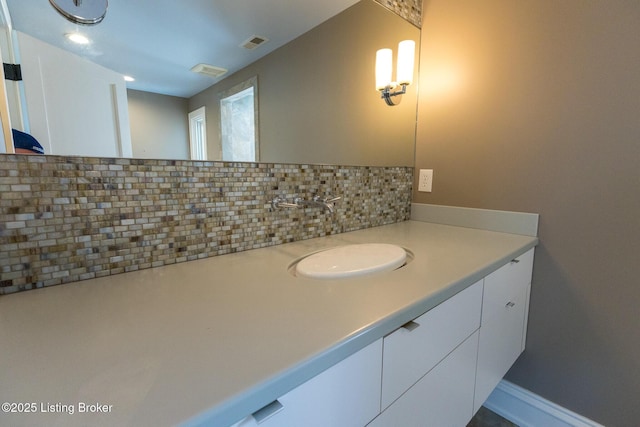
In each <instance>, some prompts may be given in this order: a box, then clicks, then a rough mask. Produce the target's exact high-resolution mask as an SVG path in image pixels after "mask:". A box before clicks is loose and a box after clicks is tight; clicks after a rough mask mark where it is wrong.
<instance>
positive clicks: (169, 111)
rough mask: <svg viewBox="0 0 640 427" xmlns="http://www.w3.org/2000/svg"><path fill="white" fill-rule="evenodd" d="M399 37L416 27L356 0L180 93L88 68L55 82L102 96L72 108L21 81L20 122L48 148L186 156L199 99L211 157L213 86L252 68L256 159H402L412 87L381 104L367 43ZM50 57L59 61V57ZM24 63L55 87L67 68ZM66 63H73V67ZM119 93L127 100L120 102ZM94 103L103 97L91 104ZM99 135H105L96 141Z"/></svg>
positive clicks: (216, 90)
mask: <svg viewBox="0 0 640 427" xmlns="http://www.w3.org/2000/svg"><path fill="white" fill-rule="evenodd" d="M20 38H22V39H28V38H29V36H22V35H20ZM404 39H412V40H415V41H419V40H420V30H419V29H418V28H417V27H415V26H414V25H412V24H410V23H409V22H407V21H405V20H404V19H402V18H400V17H399V16H398V15H396V14H394V13H393V12H391V11H389V10H387V9H385V8H384V7H382V6H380V5H379V4H377V3H376V2H375V1H374V0H361V1H360V2H358V3H356V4H355V5H353V6H352V7H350V8H348V9H346V10H344V11H343V12H341V13H339V14H338V15H336V16H334V17H333V18H330V19H329V20H327V21H325V22H324V23H322V24H320V25H319V26H317V27H315V28H313V29H312V30H311V31H309V32H307V33H305V34H303V35H302V36H300V37H298V38H297V39H295V40H293V41H291V42H289V43H288V44H286V45H284V46H282V47H280V48H278V49H277V50H275V51H273V52H272V53H270V54H268V55H267V56H264V57H262V58H261V59H259V60H258V61H256V62H254V63H252V64H251V65H249V66H247V67H246V68H244V69H241V70H240V71H237V72H235V73H234V74H232V75H230V76H229V77H227V78H225V79H224V80H222V81H220V82H218V83H216V84H215V85H213V86H211V87H209V88H208V89H206V90H204V91H203V92H201V93H198V94H196V95H194V96H192V97H189V98H183V97H176V96H168V95H160V94H156V93H149V92H142V91H134V90H131V89H130V90H128V91H126V92H124V94H123V90H124V89H123V87H124V85H123V84H122V82H119V81H112V80H109V79H110V77H109V78H107V77H103V76H100V77H97V75H96V74H95V73H93V74H91V75H86V76H83V75H80V76H78V75H76V76H74V77H73V79H72V80H74V81H77V82H80V83H81V84H83V85H84V86H83V88H82V89H80V90H78V89H75V90H74V89H71V88H70V87H66V88H65V89H64V91H61V94H62V95H61V99H63V100H64V99H65V95H64V93H67V94H72V93H92V91H93V92H95V93H96V94H99V95H100V96H101V97H102V99H103V102H102V104H100V103H96V102H92V103H91V105H92V107H91V108H86V107H78V106H79V105H80V104H79V103H77V102H74V108H75V109H76V110H79V111H75V112H72V109H71V108H68V107H67V106H66V105H64V102H63V101H55V102H54V103H53V104H50V105H46V102H45V101H43V100H45V99H51V98H50V97H45V96H44V94H45V92H44V91H45V90H47V91H51V90H52V89H51V88H49V89H43V88H42V87H40V88H38V89H37V90H31V92H32V93H33V92H34V91H35V92H37V91H39V92H40V95H39V98H37V99H36V101H30V100H29V98H30V96H27V105H28V108H29V110H30V111H29V117H30V120H31V125H30V131H31V133H33V134H34V136H36V137H37V138H38V139H43V140H47V139H48V138H49V136H51V139H50V140H48V141H47V143H48V144H49V147H48V148H49V150H48V153H51V154H64V155H84V156H87V155H95V156H101V157H120V156H122V157H135V158H166V159H188V158H190V157H189V156H190V150H189V131H188V129H189V121H188V114H189V112H191V111H193V110H196V109H198V108H200V107H203V106H204V107H206V124H207V129H206V139H207V147H208V150H207V157H208V160H220V159H221V157H220V152H219V151H220V150H216V149H215V147H220V146H221V143H220V135H221V131H220V125H219V123H220V119H219V117H220V108H219V105H220V99H219V94H220V93H223V92H224V91H225V90H227V89H229V88H230V87H232V86H234V85H237V84H238V83H240V82H242V81H245V80H247V79H248V78H250V77H252V76H257V80H258V86H259V104H258V117H259V120H258V121H257V123H258V129H257V134H258V138H259V141H260V144H259V155H258V158H259V159H260V161H261V162H279V163H327V164H350V165H372V166H411V165H413V154H414V144H415V123H416V105H417V95H416V88H415V87H410V88H409V91H408V93H407V95H405V96H404V99H403V101H402V103H401V104H400V105H398V106H395V107H388V106H386V105H385V104H384V102H383V101H382V100H380V98H379V97H380V95H379V93H378V92H377V91H376V90H375V81H374V80H375V79H374V65H375V52H376V51H377V50H378V49H379V48H382V47H392V48H393V47H395V46H397V45H398V42H399V41H401V40H404ZM23 44H24V42H20V45H21V46H20V47H21V50H22V52H21V54H22V65H23V68H25V69H24V70H23V74H26V75H29V73H30V72H31V71H27V70H26V68H27V66H26V64H27V63H28V62H29V58H27V55H26V54H25V50H23V49H22V45H23ZM39 49H41V47H39V48H38V49H36V52H38V50H39ZM26 51H29V49H26ZM418 51H419V49H418ZM43 56H44V54H43V53H42V52H39V53H37V55H36V56H35V57H34V58H33V59H34V61H35V62H39V63H40V64H42V57H43ZM53 61H57V62H58V63H59V64H60V61H59V60H56V59H54V60H53ZM83 61H84V62H87V61H86V60H83ZM417 63H418V61H416V64H417ZM62 64H66V62H62ZM94 65H95V64H94ZM29 68H30V69H31V70H35V71H33V72H35V73H36V74H35V75H34V77H30V79H37V78H39V79H40V80H41V81H44V80H49V79H50V78H51V79H55V80H52V81H55V83H56V84H55V85H52V86H55V87H61V85H60V84H59V83H60V79H62V78H63V77H64V75H65V74H67V73H66V72H65V70H64V68H65V67H62V68H63V69H62V70H61V71H60V72H56V73H57V74H55V75H53V73H54V71H52V69H51V68H43V67H42V66H41V65H40V66H39V68H37V67H29ZM66 68H67V70H66V71H70V70H69V68H70V67H66ZM73 68H74V70H75V71H77V70H80V69H81V68H82V67H79V66H78V67H73ZM416 69H417V65H416ZM94 80H100V83H101V84H102V87H101V88H99V89H89V88H90V87H92V86H91V82H92V81H94ZM29 84H30V82H29V81H27V77H25V82H24V85H25V93H29V89H28V88H29ZM66 98H69V96H66ZM123 99H124V100H127V101H124V104H123ZM68 102H70V101H68ZM99 105H105V106H106V107H105V109H104V110H101V109H100V107H99ZM114 106H115V108H113V107H114ZM107 107H109V108H110V109H109V108H107ZM87 111H91V112H93V113H95V114H94V115H95V116H97V117H99V118H101V119H102V122H101V124H99V125H98V124H95V125H88V123H90V121H89V119H87V118H84V117H83V116H82V115H81V113H83V114H84V113H85V112H87ZM67 113H68V114H67ZM35 117H40V118H41V119H40V120H36V119H35ZM12 118H13V113H12ZM37 122H38V123H44V124H38V123H37ZM52 122H55V125H53V124H52ZM47 123H48V124H47ZM74 124H75V125H78V124H82V125H83V126H75V127H74ZM47 126H49V127H48V128H47ZM56 127H57V128H60V129H64V132H65V133H63V134H60V135H62V136H59V137H57V138H56V137H55V136H53V133H54V132H52V129H53V128H56ZM114 129H115V130H114ZM114 132H115V135H113V133H114ZM110 133H111V134H110ZM105 135H106V137H105ZM101 137H105V138H107V139H110V140H112V142H103V141H100V140H99V139H100V138H101ZM43 145H45V144H43ZM45 148H47V145H45ZM216 151H217V152H216Z"/></svg>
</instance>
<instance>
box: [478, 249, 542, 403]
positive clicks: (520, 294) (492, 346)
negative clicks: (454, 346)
mask: <svg viewBox="0 0 640 427" xmlns="http://www.w3.org/2000/svg"><path fill="white" fill-rule="evenodd" d="M533 253H534V250H533V249H531V250H529V251H528V252H526V253H524V254H523V255H521V256H519V257H518V258H516V259H514V260H513V261H511V262H510V263H508V264H506V265H504V266H503V267H501V268H499V269H498V270H496V271H495V272H493V273H491V274H489V275H488V276H487V277H485V279H484V296H483V303H482V320H481V327H480V344H479V346H478V367H477V373H476V390H475V399H474V413H475V411H477V410H478V409H480V407H481V406H482V404H483V403H484V402H485V400H487V397H489V395H490V394H491V392H492V391H493V389H494V388H495V387H496V385H497V384H498V382H500V380H501V379H502V377H504V375H505V374H506V373H507V371H508V370H509V368H510V367H511V365H513V363H514V362H515V361H516V359H517V358H518V356H519V355H520V353H522V351H523V350H524V345H525V339H526V332H527V315H528V312H529V293H530V289H531V275H532V271H533Z"/></svg>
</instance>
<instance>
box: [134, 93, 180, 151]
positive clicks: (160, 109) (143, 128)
mask: <svg viewBox="0 0 640 427" xmlns="http://www.w3.org/2000/svg"><path fill="white" fill-rule="evenodd" d="M127 100H128V103H129V120H130V122H131V145H132V146H133V157H134V158H140V159H175V160H180V159H184V160H186V159H189V120H188V114H189V101H188V100H187V99H186V98H179V97H177V96H168V95H160V94H157V93H150V92H142V91H138V90H132V89H129V90H127Z"/></svg>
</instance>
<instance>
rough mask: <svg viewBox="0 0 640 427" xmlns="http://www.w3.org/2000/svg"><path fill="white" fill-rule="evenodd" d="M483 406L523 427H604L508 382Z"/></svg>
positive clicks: (504, 382) (498, 388) (499, 385)
mask: <svg viewBox="0 0 640 427" xmlns="http://www.w3.org/2000/svg"><path fill="white" fill-rule="evenodd" d="M484 406H485V407H486V408H488V409H490V410H491V411H493V412H495V413H496V414H498V415H500V416H502V417H504V418H506V419H507V420H509V421H511V422H512V423H514V424H517V425H518V426H520V427H541V426H544V427H604V426H603V425H602V424H598V423H596V422H595V421H591V420H589V419H587V418H585V417H583V416H581V415H578V414H576V413H575V412H571V411H570V410H568V409H566V408H563V407H562V406H559V405H556V404H555V403H553V402H550V401H548V400H546V399H544V398H542V397H540V396H538V395H536V394H533V393H532V392H530V391H529V390H526V389H524V388H522V387H519V386H517V385H515V384H513V383H510V382H509V381H505V380H502V381H500V383H499V384H498V386H497V387H496V389H495V390H494V391H493V393H491V395H490V396H489V398H488V399H487V401H486V402H485V403H484Z"/></svg>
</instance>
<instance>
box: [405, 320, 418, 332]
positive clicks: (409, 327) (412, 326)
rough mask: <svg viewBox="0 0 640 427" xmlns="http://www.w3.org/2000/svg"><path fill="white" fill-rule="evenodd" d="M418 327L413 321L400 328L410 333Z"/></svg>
mask: <svg viewBox="0 0 640 427" xmlns="http://www.w3.org/2000/svg"><path fill="white" fill-rule="evenodd" d="M418 326H420V324H419V323H416V322H414V321H413V320H411V321H409V322H407V323H405V324H404V325H402V326H401V328H403V329H406V330H407V331H409V332H412V331H413V330H415V329H417V328H418Z"/></svg>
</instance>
